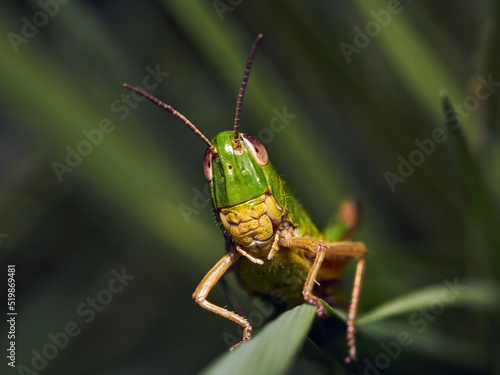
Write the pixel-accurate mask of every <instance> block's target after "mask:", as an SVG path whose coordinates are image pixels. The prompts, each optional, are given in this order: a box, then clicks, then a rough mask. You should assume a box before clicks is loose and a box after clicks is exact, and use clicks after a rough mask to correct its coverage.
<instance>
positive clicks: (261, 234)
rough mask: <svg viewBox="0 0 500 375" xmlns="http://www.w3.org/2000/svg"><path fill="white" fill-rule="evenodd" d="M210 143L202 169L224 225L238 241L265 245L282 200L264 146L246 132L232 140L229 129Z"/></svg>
mask: <svg viewBox="0 0 500 375" xmlns="http://www.w3.org/2000/svg"><path fill="white" fill-rule="evenodd" d="M211 144H212V145H213V148H210V147H209V148H208V149H207V151H206V152H205V157H204V161H203V171H204V174H205V177H206V178H207V180H208V182H209V184H210V191H211V194H212V200H213V204H214V208H215V210H216V212H217V213H218V215H219V218H220V220H221V222H222V224H223V225H224V228H225V229H226V231H227V232H228V233H230V234H231V236H232V237H233V239H234V240H235V241H236V243H238V244H239V245H242V246H245V247H250V248H252V247H254V246H256V247H257V248H259V249H263V248H267V246H268V245H269V242H270V241H271V240H272V238H273V236H274V232H275V230H276V229H277V228H278V227H279V225H280V224H281V220H282V218H283V215H284V213H285V211H286V203H285V202H286V200H285V192H284V188H283V186H282V182H281V179H280V178H279V176H278V173H277V172H276V170H275V169H274V167H273V166H272V164H271V162H270V161H269V157H268V154H267V151H266V149H265V147H264V146H263V145H262V143H260V142H259V141H258V140H257V139H256V138H254V137H252V136H250V135H248V134H240V138H239V139H238V140H236V141H235V139H234V133H233V132H232V131H226V132H222V133H219V134H218V135H217V136H216V137H215V138H214V139H212V142H211ZM214 150H215V151H214Z"/></svg>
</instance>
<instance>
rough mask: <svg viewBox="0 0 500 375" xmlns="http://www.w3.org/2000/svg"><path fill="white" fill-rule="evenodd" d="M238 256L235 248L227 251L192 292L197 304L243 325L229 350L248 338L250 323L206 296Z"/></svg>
mask: <svg viewBox="0 0 500 375" xmlns="http://www.w3.org/2000/svg"><path fill="white" fill-rule="evenodd" d="M240 257H241V254H240V253H238V252H237V251H236V250H232V251H231V252H229V253H227V254H226V255H225V256H224V257H223V258H222V259H221V260H219V261H218V262H217V264H216V265H215V266H213V267H212V269H211V270H210V271H208V273H207V274H206V275H205V277H204V278H203V280H201V282H200V284H199V285H198V287H197V288H196V290H195V291H194V293H193V299H194V301H195V302H196V303H197V304H198V305H200V306H201V307H203V308H204V309H206V310H208V311H211V312H213V313H215V314H217V315H220V316H222V317H224V318H226V319H229V320H230V321H232V322H234V323H236V324H239V325H240V326H241V327H243V338H242V339H241V342H239V343H238V344H236V345H233V346H232V347H231V348H230V350H233V349H234V348H236V347H237V346H239V345H240V344H241V343H243V342H245V341H247V340H249V339H250V336H251V334H252V325H251V324H250V322H249V321H248V320H246V319H245V318H243V317H242V316H240V315H238V314H236V313H234V312H232V311H229V310H226V309H224V308H222V307H219V306H216V305H214V304H213V303H210V302H208V301H207V300H206V298H207V296H208V294H209V293H210V291H211V290H212V289H213V287H214V286H215V284H217V282H218V281H219V280H220V278H221V277H222V276H223V275H224V273H226V271H227V270H228V269H229V268H230V267H231V266H232V265H233V264H234V263H235V262H236V261H237V260H238V259H239V258H240Z"/></svg>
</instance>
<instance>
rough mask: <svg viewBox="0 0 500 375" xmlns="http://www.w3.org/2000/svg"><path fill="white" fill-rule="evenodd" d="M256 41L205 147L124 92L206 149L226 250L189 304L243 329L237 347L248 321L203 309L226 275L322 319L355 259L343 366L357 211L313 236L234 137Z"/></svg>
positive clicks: (256, 157) (283, 188)
mask: <svg viewBox="0 0 500 375" xmlns="http://www.w3.org/2000/svg"><path fill="white" fill-rule="evenodd" d="M261 38H262V35H259V36H258V37H257V39H256V40H255V42H254V44H253V46H252V51H251V53H250V57H249V59H248V62H247V67H246V70H245V74H244V77H243V83H242V86H241V88H240V93H239V96H238V102H237V106H236V116H235V126H234V131H225V132H221V133H219V134H218V135H217V136H216V137H214V138H213V139H212V141H209V140H208V139H207V138H206V137H205V136H204V135H203V134H202V133H201V132H200V131H199V130H198V129H197V128H196V127H195V126H194V125H193V124H191V122H189V120H187V119H186V118H185V117H184V116H183V115H181V114H180V113H179V112H177V111H176V110H175V109H173V108H172V107H170V106H169V105H167V104H165V103H163V102H161V101H159V100H158V99H156V98H154V97H152V96H150V95H149V94H147V93H145V92H143V91H141V90H139V89H137V88H134V87H132V86H129V85H127V84H125V85H124V86H125V87H126V88H128V89H130V90H132V91H134V92H136V93H138V94H139V95H142V96H144V97H145V98H147V99H148V100H150V101H152V102H153V103H155V104H156V105H158V106H160V107H162V108H163V109H165V110H167V111H168V112H170V113H171V114H173V115H174V116H176V117H178V118H179V119H181V120H182V121H183V122H184V123H185V124H186V125H187V126H188V127H190V128H191V129H192V130H193V131H194V132H195V133H196V134H197V135H198V136H199V137H200V138H201V139H202V140H203V141H204V142H205V143H206V144H207V145H208V149H207V151H206V152H205V156H204V161H203V171H204V174H205V177H206V179H207V181H208V183H209V184H210V192H211V197H212V203H213V208H214V212H215V214H216V218H217V220H218V222H219V225H220V226H221V228H222V229H223V232H224V236H225V238H226V241H227V243H228V244H229V246H228V252H227V254H226V255H225V256H224V257H223V258H222V259H220V260H219V262H218V263H217V264H216V265H215V266H214V267H213V268H212V269H211V270H210V271H209V272H208V273H207V274H206V276H205V277H204V278H203V280H202V281H201V283H200V284H199V285H198V287H197V288H196V290H195V292H194V293H193V298H194V300H195V301H196V303H198V304H199V305H200V306H201V307H203V308H205V309H207V310H209V311H212V312H214V313H216V314H218V315H220V316H223V317H225V318H227V319H229V320H231V321H233V322H235V323H237V324H239V325H240V326H242V327H243V328H244V330H243V337H242V341H241V342H242V343H243V342H245V341H247V340H249V339H250V336H251V332H252V326H251V324H250V323H249V321H248V320H247V319H246V318H245V317H244V316H242V315H239V314H237V313H235V312H232V311H229V310H227V309H225V308H222V307H219V306H216V305H214V304H212V303H210V302H208V301H207V296H208V294H209V293H210V291H211V290H212V288H213V287H214V286H215V285H216V284H217V282H218V281H219V280H220V279H221V278H222V276H223V275H224V274H225V273H226V272H227V271H228V270H230V269H233V270H235V271H236V272H237V274H238V277H239V280H240V282H241V285H242V286H243V288H244V289H245V290H246V291H248V292H249V293H250V294H254V295H260V296H263V297H270V296H273V294H274V293H276V291H279V296H280V298H281V299H283V300H285V301H286V303H287V304H288V305H290V306H293V305H296V304H300V303H302V302H303V301H304V300H305V301H307V302H309V303H311V304H313V305H315V306H316V307H317V314H318V315H319V316H325V315H326V310H325V307H324V306H323V304H322V303H321V301H320V298H323V299H325V300H326V301H328V302H331V301H332V299H334V297H335V294H336V293H337V292H336V289H335V281H336V280H338V279H339V278H340V276H341V272H342V270H343V269H344V267H345V265H346V264H347V262H348V261H349V259H350V258H352V257H355V258H357V259H358V262H357V266H356V274H355V279H354V285H353V290H352V296H351V301H350V306H349V311H348V320H347V344H348V347H349V354H348V356H347V358H346V362H349V361H351V360H353V359H354V358H355V355H356V347H355V336H354V330H355V329H354V324H355V318H356V313H357V307H358V303H359V296H360V291H361V281H362V274H363V270H364V264H365V254H366V248H365V246H364V244H363V243H361V242H354V241H351V240H350V239H351V236H352V233H353V231H354V229H355V227H356V226H357V223H358V221H359V210H358V208H357V206H356V205H355V204H354V203H352V202H349V201H347V202H345V203H344V204H342V205H341V207H340V210H339V214H338V217H336V220H334V221H332V222H331V223H330V224H329V225H328V226H327V228H326V229H325V230H324V231H323V232H320V231H319V230H318V228H317V227H316V226H315V225H314V223H313V222H312V220H311V219H310V217H309V216H308V215H307V213H306V212H305V211H304V210H303V208H302V207H301V206H300V205H299V204H298V202H297V200H296V199H295V198H294V196H293V194H292V193H291V191H290V189H289V188H288V187H287V185H286V184H285V182H284V181H283V180H282V179H281V178H280V176H279V175H278V173H277V172H276V170H275V169H274V167H273V165H272V164H271V162H270V161H269V156H268V154H267V151H266V149H265V147H264V146H263V145H262V144H261V143H260V142H259V141H258V140H257V139H256V138H254V137H252V136H250V135H248V134H244V133H240V132H239V115H240V110H241V105H242V100H243V94H244V90H245V87H246V83H247V81H248V77H249V74H250V68H251V65H252V62H253V56H254V54H255V51H256V48H257V45H258V43H259V42H260V39H261ZM316 284H319V285H316ZM238 345H239V344H237V345H235V346H234V347H236V346H238ZM234 347H233V348H234Z"/></svg>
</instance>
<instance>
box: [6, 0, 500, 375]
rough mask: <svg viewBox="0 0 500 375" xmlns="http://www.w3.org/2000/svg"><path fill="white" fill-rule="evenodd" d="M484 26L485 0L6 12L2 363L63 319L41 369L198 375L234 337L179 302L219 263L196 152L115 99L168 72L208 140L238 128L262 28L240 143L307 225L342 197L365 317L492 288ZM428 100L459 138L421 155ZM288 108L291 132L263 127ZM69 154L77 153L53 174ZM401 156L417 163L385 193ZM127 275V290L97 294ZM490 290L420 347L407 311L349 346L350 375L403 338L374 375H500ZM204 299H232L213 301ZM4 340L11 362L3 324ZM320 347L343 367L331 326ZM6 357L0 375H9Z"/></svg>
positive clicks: (126, 98)
mask: <svg viewBox="0 0 500 375" xmlns="http://www.w3.org/2000/svg"><path fill="white" fill-rule="evenodd" d="M63 3H64V4H63ZM231 4H233V5H231ZM48 13H51V14H50V15H47V14H48ZM499 16H500V7H499V5H498V2H496V1H493V0H491V1H472V0H469V1H461V2H454V1H440V2H433V1H428V0H427V1H424V0H421V1H409V0H408V1H401V2H397V1H396V2H395V1H389V2H386V1H362V0H355V1H352V2H338V1H337V2H332V1H315V2H307V1H273V2H266V1H232V2H229V1H225V0H221V1H211V0H210V1H208V0H207V1H201V0H199V1H194V0H184V1H180V0H179V1H141V2H139V1H121V2H118V1H71V2H68V1H66V2H63V1H60V2H56V1H49V0H45V1H43V0H42V1H41V2H37V1H16V2H9V3H7V2H3V3H2V4H1V5H0V31H1V32H0V34H1V35H2V39H1V42H0V72H1V74H0V95H1V101H0V241H1V242H0V263H1V265H2V267H1V270H2V272H3V273H4V275H5V276H1V279H2V280H4V283H5V284H4V285H5V287H4V286H2V287H1V288H2V289H3V291H2V293H3V295H5V290H6V288H7V286H6V281H5V280H6V278H7V275H6V273H7V271H6V265H7V264H15V265H16V283H17V287H16V303H17V305H16V308H17V311H18V313H19V315H18V316H17V324H16V329H17V331H16V349H17V358H16V361H17V365H18V366H20V365H21V364H22V365H24V366H27V367H29V368H33V365H32V361H33V359H34V358H36V357H37V355H36V353H42V352H43V350H44V348H45V350H46V351H47V350H48V352H47V353H48V355H49V356H51V355H52V354H53V353H51V352H50V349H47V345H48V344H50V343H51V342H52V341H51V338H50V337H53V336H50V334H51V333H52V334H53V335H56V336H57V334H58V333H60V332H62V331H64V330H65V327H66V325H67V324H68V322H75V324H76V325H77V327H78V329H79V330H80V331H78V332H79V333H78V334H76V335H75V337H70V338H69V339H68V340H69V341H68V342H67V343H64V345H63V344H60V345H61V346H64V347H63V348H61V349H58V350H57V352H58V353H57V355H55V356H54V358H53V359H49V360H47V361H46V363H45V364H44V361H43V360H39V361H38V366H39V367H40V369H41V371H40V373H43V374H74V375H78V374H127V375H128V374H145V373H147V374H193V373H197V372H199V371H200V370H201V369H203V368H204V367H205V366H206V365H207V364H208V363H209V362H210V361H211V360H213V359H214V358H215V357H216V356H218V355H219V354H221V353H224V352H225V350H226V344H225V342H224V339H223V334H224V333H229V334H231V335H235V336H237V335H238V332H239V331H238V330H237V329H236V327H235V326H234V325H233V324H232V323H229V322H227V321H225V320H224V319H222V318H220V317H217V316H215V315H214V314H211V313H209V312H207V311H204V310H203V309H201V308H199V307H197V306H196V305H195V304H194V303H193V301H192V299H191V293H192V292H193V291H194V289H195V288H196V286H197V284H198V282H199V281H200V280H201V279H202V277H203V276H204V274H205V272H207V271H208V270H209V269H210V267H211V266H212V265H213V264H215V262H216V261H217V260H218V259H219V258H220V257H221V256H222V255H223V254H224V251H225V250H224V241H223V238H222V235H221V233H220V230H219V229H218V228H217V227H216V225H215V224H214V219H213V216H212V212H211V209H210V205H209V202H208V201H207V200H206V197H203V194H204V193H203V191H204V188H205V179H204V177H203V172H202V157H203V153H204V151H205V145H204V144H203V143H202V142H201V141H200V140H199V139H197V138H196V136H195V135H193V134H192V133H191V132H190V131H189V130H188V129H187V128H185V127H184V126H183V125H182V124H181V123H180V121H179V120H178V119H176V118H174V117H173V116H171V115H170V114H168V113H166V112H163V111H161V110H159V109H158V108H156V107H154V106H153V105H152V104H150V103H146V102H135V101H133V100H131V99H130V93H129V92H127V91H126V90H124V89H123V88H122V83H124V82H127V83H129V84H132V85H139V86H140V85H142V84H143V79H144V77H146V76H147V75H148V74H151V71H160V72H162V73H161V75H159V76H158V77H159V78H160V80H161V82H159V84H158V85H156V87H154V88H152V89H151V90H149V91H150V92H151V93H152V94H153V95H155V96H156V97H158V98H160V99H162V100H164V101H166V102H167V103H169V104H171V105H172V106H173V107H174V108H176V109H177V110H178V111H180V112H181V113H183V114H184V115H185V116H186V117H187V118H189V119H190V120H191V121H192V122H193V123H194V124H195V125H196V126H198V128H199V129H200V130H201V131H202V132H203V133H204V134H205V135H206V136H207V137H208V138H209V139H211V138H212V137H213V136H215V134H217V133H218V132H220V131H222V130H228V129H231V127H232V124H233V117H234V109H235V104H236V97H237V94H238V90H239V87H240V83H241V78H242V76H243V70H244V68H245V63H246V58H247V56H248V53H249V51H250V46H251V43H252V41H253V40H254V38H255V36H256V35H257V34H258V33H263V34H264V39H263V41H262V43H261V46H260V47H259V50H258V51H257V55H256V58H255V61H254V67H253V70H252V74H251V77H250V81H249V84H248V87H247V91H246V96H245V100H244V105H243V110H242V120H241V130H242V131H243V132H246V133H249V134H252V135H254V136H258V137H259V138H261V140H262V141H263V143H264V144H265V145H266V147H267V150H268V153H269V155H270V158H271V160H272V162H273V164H274V165H275V166H276V168H277V169H278V171H279V173H280V174H281V175H283V177H284V178H285V180H286V181H287V182H288V183H289V184H290V185H291V186H292V188H293V189H294V190H295V191H296V195H297V196H298V197H299V199H300V201H301V202H302V204H303V206H304V207H305V208H306V209H307V211H308V212H309V213H310V214H311V216H312V217H313V219H314V220H315V221H316V222H317V223H318V225H319V226H320V227H322V226H324V225H325V223H326V222H327V221H328V218H329V217H330V216H331V215H332V214H333V213H335V212H336V209H337V207H338V204H339V203H340V202H341V201H342V199H344V198H347V197H349V198H354V199H358V200H359V201H360V202H361V203H362V206H363V209H364V216H363V226H362V228H361V230H360V231H359V234H358V236H357V239H359V240H362V241H364V242H365V243H366V244H367V246H368V248H369V256H368V261H367V269H366V275H365V281H364V287H363V293H362V300H361V306H360V312H361V313H362V312H363V311H368V310H369V309H372V308H375V307H377V306H378V305H380V304H381V303H383V302H385V301H388V300H390V299H392V298H395V297H398V296H401V295H405V294H407V293H411V292H412V291H414V290H417V289H419V288H423V287H426V286H428V285H432V284H437V285H439V284H441V285H443V288H444V287H445V285H446V284H445V280H448V281H449V282H452V283H453V282H454V280H456V279H458V282H459V284H461V285H472V284H471V283H482V284H481V285H490V286H491V288H493V289H488V290H495V289H494V288H495V285H498V284H496V283H498V281H499V278H500V277H499V275H500V261H499V259H500V257H499V250H500V240H499V238H500V233H499V230H498V229H499V228H498V224H499V221H498V213H499V210H498V208H499V198H500V194H499V189H498V186H499V185H500V147H499V145H500V143H499V137H500V128H499V120H500V94H499V91H500V90H499V89H500V86H499V85H500V83H496V82H499V81H500V59H499V58H500V54H499V53H498V46H499V45H500V44H499V43H500V30H499V25H498V20H499ZM30 24H31V26H30ZM36 25H38V26H36ZM148 67H149V68H148ZM167 73H168V75H167ZM485 81H486V82H488V81H489V82H490V83H489V84H488V85H485ZM153 82H154V81H153V80H149V81H146V84H148V83H149V84H151V83H153ZM442 89H444V90H446V91H447V93H448V95H449V97H450V101H451V102H452V103H453V104H455V105H456V106H457V107H456V109H457V111H458V113H459V114H460V117H461V121H462V126H461V127H460V128H459V129H458V130H449V129H448V130H449V132H448V138H447V140H446V141H444V142H442V143H432V144H433V145H434V148H433V149H432V148H431V146H428V147H429V148H428V149H427V151H428V155H425V154H423V153H420V154H419V153H418V152H415V150H419V148H418V145H417V143H418V142H419V141H420V142H424V140H425V139H430V138H432V134H434V133H433V132H435V129H437V128H444V124H443V117H442V104H441V96H440V90H442ZM284 111H286V113H288V114H290V117H289V121H285V122H277V124H278V125H279V124H282V125H283V126H281V127H280V128H279V129H278V130H277V131H273V130H272V127H271V124H272V123H273V122H272V121H273V118H275V117H276V115H277V113H283V112H284ZM292 115H294V116H295V117H293V118H292ZM107 119H109V120H107ZM103 122H104V123H105V124H108V125H107V127H106V128H105V129H104V130H106V131H107V133H104V132H102V131H101V132H100V135H99V132H98V131H97V130H95V129H99V126H100V124H102V123H103ZM109 122H111V125H109ZM266 129H267V130H266ZM83 131H86V132H90V133H82V132H83ZM460 132H462V133H463V135H464V138H465V141H466V142H465V144H466V146H467V149H468V153H467V152H466V149H465V148H464V147H460V140H463V139H462V138H460V137H458V138H457V137H456V136H457V135H459V134H460ZM85 134H92V135H93V136H92V137H93V140H94V142H95V144H94V145H91V144H90V143H88V138H87V137H86V135H85ZM454 139H455V141H454ZM86 140H87V141H86ZM85 141H86V142H85ZM416 141H417V142H416ZM427 144H428V145H429V142H427ZM89 145H90V147H89ZM462 146H463V145H462ZM431 149H432V151H430V150H431ZM75 150H76V152H80V153H83V154H85V155H84V156H81V157H80V159H79V158H78V156H75V155H72V156H69V159H68V160H67V158H68V153H69V154H72V153H73V152H75ZM411 155H413V156H411ZM418 155H423V157H421V158H420V159H419V158H418ZM467 155H470V157H468V156H467ZM401 158H403V159H405V160H410V159H411V160H413V161H414V162H415V163H416V164H419V165H418V166H416V167H414V168H413V170H412V171H411V170H410V171H408V170H407V171H406V172H407V173H406V175H405V176H403V177H400V179H399V180H398V182H395V183H394V182H393V184H392V188H391V184H389V183H388V181H387V172H390V173H394V175H396V174H399V173H401V172H398V168H400V169H401V168H404V167H401V166H400V164H401V160H402V159H401ZM68 162H69V163H70V165H69V166H68ZM54 163H61V164H57V168H58V171H59V172H58V173H56V172H55V170H54V166H55V165H56V164H54ZM62 164H64V165H67V166H66V167H62ZM61 168H65V169H61ZM403 173H405V171H403ZM58 174H59V176H58ZM393 177H394V176H393ZM403 180H404V181H403ZM183 213H184V214H183ZM123 269H124V270H123ZM113 270H114V271H113ZM352 271H353V268H352V265H351V267H350V268H349V269H348V270H347V272H346V277H345V281H344V283H343V288H344V289H345V290H346V291H349V286H350V285H351V280H352V274H353V272H352ZM122 272H125V273H126V274H127V275H130V277H129V280H128V281H124V283H126V284H127V285H126V286H124V287H123V288H119V289H120V290H121V291H119V292H116V293H112V292H110V290H111V291H112V290H115V291H116V290H118V289H117V288H118V287H117V285H119V284H112V285H109V283H110V281H112V279H113V277H116V276H115V274H116V273H118V274H120V273H122ZM132 278H133V279H132ZM230 282H231V283H233V284H234V280H230ZM486 283H489V284H486ZM110 286H111V289H110ZM235 289H236V294H237V295H238V296H239V297H240V299H241V300H242V301H241V303H242V304H243V305H244V306H246V309H247V311H252V309H254V310H255V309H256V307H255V305H254V304H253V303H252V300H251V299H250V298H248V297H246V295H245V294H244V293H243V292H241V291H239V290H238V288H237V287H236V288H235ZM485 290H486V289H485ZM484 295H485V296H486V300H484V301H483V302H481V303H476V304H474V303H472V304H470V306H467V305H465V306H464V305H461V306H457V307H454V306H453V304H449V305H446V306H445V308H444V311H440V312H439V313H438V314H431V315H430V316H431V318H432V319H431V318H428V319H427V318H425V320H426V321H427V322H428V325H427V326H426V328H425V329H424V330H423V332H417V331H416V328H419V327H421V326H420V325H416V324H412V321H411V320H410V316H411V314H406V315H405V314H403V315H401V316H399V317H397V318H394V319H392V320H391V321H390V322H385V323H386V326H384V325H379V326H375V328H377V327H378V328H379V329H378V330H377V329H372V330H371V334H369V333H368V332H367V333H366V334H363V333H362V332H360V333H359V334H358V341H359V354H358V356H359V361H358V363H357V364H354V365H351V367H348V368H347V369H348V371H349V373H363V371H365V373H366V371H367V370H366V367H365V365H366V362H365V360H368V361H371V363H374V361H375V359H376V357H377V355H378V354H379V353H381V352H383V350H382V349H381V346H380V343H381V342H382V341H383V340H384V339H385V340H387V341H390V340H393V339H394V337H397V334H398V332H401V331H403V330H404V331H408V332H411V335H412V337H413V338H414V339H415V342H414V344H412V345H410V346H409V347H407V348H405V349H404V350H403V352H402V354H401V355H400V356H398V357H397V358H395V359H393V360H392V361H391V363H390V366H388V367H387V368H386V369H383V371H381V372H383V373H391V374H399V373H408V374H417V373H422V372H423V371H425V372H426V373H435V374H445V373H450V374H451V373H466V374H473V373H474V374H475V373H478V374H483V373H484V374H486V373H497V374H498V373H500V360H499V359H498V358H500V341H499V339H498V337H499V336H498V334H499V333H500V330H499V329H498V328H499V327H498V322H497V321H496V319H495V316H496V315H498V295H497V294H496V293H489V294H488V293H486V292H485V294H484ZM96 297H98V298H99V300H101V301H105V303H99V302H96V303H97V305H92V303H93V302H92V298H96ZM89 298H90V299H89ZM211 301H213V302H215V303H217V304H219V305H222V306H225V305H227V304H228V302H227V300H226V298H225V297H224V294H223V292H222V290H221V289H220V288H216V289H215V290H214V292H213V293H212V294H211ZM82 304H83V305H82ZM103 304H104V306H103ZM2 306H4V308H2V310H4V311H6V304H3V305H2ZM91 306H96V307H91ZM84 311H86V312H87V314H85V313H84ZM90 311H93V313H91V312H90ZM332 319H334V318H332ZM389 323H390V324H389ZM413 323H414V322H413ZM0 328H1V340H0V342H1V345H0V346H1V347H2V349H4V348H6V347H7V343H8V340H7V337H6V336H7V326H6V324H5V319H2V323H0ZM335 335H337V339H338V341H339V343H340V344H339V345H338V348H340V349H339V350H344V349H345V348H344V345H345V341H344V340H345V339H344V333H343V331H342V329H341V330H340V331H338V333H336V334H335ZM384 335H386V336H384ZM49 336H50V337H49ZM58 337H62V336H58ZM61 340H62V339H61ZM63 341H64V340H63ZM33 350H34V351H35V352H33ZM3 353H4V354H5V350H4V351H3ZM343 355H344V353H343V352H340V353H338V357H339V358H341V357H342V356H343ZM3 358H4V359H3V360H2V363H1V365H0V366H2V367H1V368H2V370H1V371H0V372H1V373H5V372H4V369H6V372H7V373H22V372H19V371H20V369H19V367H18V369H17V370H13V369H11V368H10V367H8V366H7V365H6V362H7V360H6V359H5V357H3ZM35 362H36V360H35ZM319 362H321V361H319ZM319 362H315V361H314V359H311V358H308V357H307V356H300V358H299V359H298V360H297V362H296V363H295V364H294V366H293V367H292V369H291V371H292V372H293V373H296V374H300V373H308V374H316V373H318V374H321V373H331V372H328V371H329V370H328V369H329V368H328V365H326V364H324V363H319ZM371 371H374V370H371ZM368 373H370V372H368ZM371 373H374V372H371Z"/></svg>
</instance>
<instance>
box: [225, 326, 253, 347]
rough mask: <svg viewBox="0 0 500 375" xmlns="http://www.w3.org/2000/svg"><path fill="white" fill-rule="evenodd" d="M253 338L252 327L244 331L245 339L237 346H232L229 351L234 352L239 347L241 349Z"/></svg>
mask: <svg viewBox="0 0 500 375" xmlns="http://www.w3.org/2000/svg"><path fill="white" fill-rule="evenodd" d="M251 336H252V326H250V325H249V326H247V327H245V328H244V329H243V338H242V339H241V341H240V342H239V343H237V344H234V345H233V346H231V347H230V348H229V351H230V352H232V351H233V350H234V349H236V348H237V347H239V346H240V345H241V344H244V343H246V342H247V341H248V340H250V337H251Z"/></svg>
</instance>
